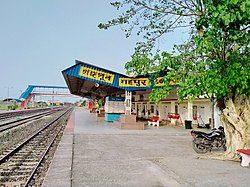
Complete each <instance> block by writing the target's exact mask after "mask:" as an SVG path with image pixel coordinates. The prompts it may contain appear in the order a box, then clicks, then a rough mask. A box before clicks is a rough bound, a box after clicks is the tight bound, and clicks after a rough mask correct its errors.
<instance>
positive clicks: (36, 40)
mask: <svg viewBox="0 0 250 187" xmlns="http://www.w3.org/2000/svg"><path fill="white" fill-rule="evenodd" d="M111 1H112V0H42V1H37V0H22V1H20V0H8V1H5V0H0V100H2V99H4V98H7V97H8V96H9V97H14V98H19V96H20V95H21V93H22V92H24V91H25V90H26V88H27V87H28V85H48V86H67V85H66V83H65V80H64V78H63V76H62V73H61V71H63V70H64V69H66V68H68V67H70V66H72V65H74V64H75V60H80V61H84V62H87V63H90V64H93V65H97V66H100V67H103V68H106V69H109V70H112V71H115V72H119V73H123V74H125V73H126V72H125V69H124V65H125V63H126V62H128V61H129V60H130V58H131V55H132V53H133V49H134V47H135V43H136V42H137V41H139V40H140V38H137V37H136V36H132V37H130V38H126V37H125V35H124V33H123V32H122V30H121V27H119V26H117V27H112V28H110V29H108V30H100V29H99V28H98V27H97V26H98V24H99V23H105V22H107V21H108V20H110V19H112V18H115V17H117V16H118V15H119V12H118V11H117V10H116V9H115V8H114V7H112V6H111V5H110V2H111ZM184 40H185V33H184V32H180V31H177V32H174V33H170V34H169V35H168V36H167V37H166V38H165V39H164V41H163V42H162V44H161V45H162V46H163V47H164V48H166V50H171V49H172V47H173V45H174V43H181V42H183V41H184Z"/></svg>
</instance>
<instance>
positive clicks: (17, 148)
mask: <svg viewBox="0 0 250 187" xmlns="http://www.w3.org/2000/svg"><path fill="white" fill-rule="evenodd" d="M70 110H71V109H68V110H67V111H66V112H64V113H63V114H61V115H60V116H59V117H57V118H56V119H54V120H52V121H51V122H49V123H48V124H47V125H46V126H45V127H43V128H41V129H40V130H39V131H37V132H36V133H34V134H33V135H31V136H30V137H29V138H27V139H26V140H24V141H23V142H22V143H21V144H19V145H18V146H17V147H16V148H15V149H13V150H12V151H10V152H9V153H7V154H6V155H4V156H3V157H2V158H0V164H2V163H4V161H5V160H7V159H8V158H9V157H10V156H12V155H13V154H15V153H16V152H17V151H19V150H20V149H21V148H22V147H23V146H24V145H25V144H27V143H28V142H29V141H30V140H32V139H33V138H34V137H36V136H37V135H38V134H39V133H40V132H42V131H43V130H45V129H46V128H48V127H49V126H50V125H52V124H53V123H54V122H56V121H57V120H58V119H60V118H61V117H62V116H64V115H65V114H66V113H67V112H69V111H70Z"/></svg>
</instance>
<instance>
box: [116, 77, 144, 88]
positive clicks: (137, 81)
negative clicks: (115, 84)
mask: <svg viewBox="0 0 250 187" xmlns="http://www.w3.org/2000/svg"><path fill="white" fill-rule="evenodd" d="M119 86H123V87H148V86H149V79H148V78H119Z"/></svg>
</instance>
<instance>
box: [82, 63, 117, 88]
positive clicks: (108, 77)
mask: <svg viewBox="0 0 250 187" xmlns="http://www.w3.org/2000/svg"><path fill="white" fill-rule="evenodd" d="M79 75H80V76H83V77H87V78H90V79H94V80H98V81H102V82H106V83H110V84H112V83H113V81H114V77H115V75H114V74H110V73H106V72H103V71H98V70H95V69H91V68H87V67H84V66H81V67H80V71H79Z"/></svg>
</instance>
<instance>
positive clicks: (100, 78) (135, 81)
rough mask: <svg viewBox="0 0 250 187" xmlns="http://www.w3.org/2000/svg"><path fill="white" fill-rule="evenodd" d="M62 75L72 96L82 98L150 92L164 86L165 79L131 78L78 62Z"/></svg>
mask: <svg viewBox="0 0 250 187" xmlns="http://www.w3.org/2000/svg"><path fill="white" fill-rule="evenodd" d="M62 74H63V76H64V79H65V81H66V83H67V85H68V88H69V90H70V92H71V94H74V95H78V96H81V97H91V98H98V97H105V96H112V95H117V94H124V92H125V90H127V91H142V92H143V91H150V90H151V89H152V85H154V87H162V86H163V77H159V78H155V79H151V78H150V76H139V77H134V78H133V77H129V76H126V75H123V74H120V73H117V72H114V71H110V70H107V69H104V68H101V67H98V66H95V65H92V64H88V63H85V62H81V61H78V60H76V64H75V65H73V66H71V67H69V68H67V69H65V70H63V71H62Z"/></svg>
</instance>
